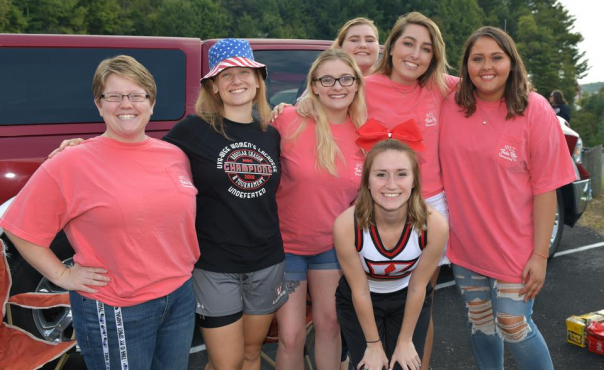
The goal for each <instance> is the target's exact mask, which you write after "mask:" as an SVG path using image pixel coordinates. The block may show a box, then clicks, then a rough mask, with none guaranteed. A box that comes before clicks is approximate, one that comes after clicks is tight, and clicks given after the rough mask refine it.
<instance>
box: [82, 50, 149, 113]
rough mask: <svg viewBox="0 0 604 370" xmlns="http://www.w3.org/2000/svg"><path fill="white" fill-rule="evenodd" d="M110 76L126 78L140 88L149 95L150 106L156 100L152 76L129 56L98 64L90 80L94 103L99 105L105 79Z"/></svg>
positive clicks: (121, 56)
mask: <svg viewBox="0 0 604 370" xmlns="http://www.w3.org/2000/svg"><path fill="white" fill-rule="evenodd" d="M112 74H116V75H118V76H121V77H123V78H126V79H128V80H130V81H132V82H134V83H135V84H137V85H138V86H140V87H142V88H143V90H145V92H146V93H147V94H148V95H149V102H150V103H151V105H153V103H155V99H156V98H157V85H155V79H154V78H153V75H152V74H151V72H149V70H148V69H147V68H145V66H143V65H142V64H140V63H139V62H138V61H137V60H136V59H134V58H132V57H131V56H129V55H118V56H116V57H113V58H108V59H105V60H103V61H102V62H101V63H100V64H99V66H98V67H97V68H96V71H95V72H94V77H93V78H92V94H93V96H94V101H96V102H97V103H100V100H101V95H103V90H104V89H105V83H106V82H107V78H108V77H109V76H111V75H112Z"/></svg>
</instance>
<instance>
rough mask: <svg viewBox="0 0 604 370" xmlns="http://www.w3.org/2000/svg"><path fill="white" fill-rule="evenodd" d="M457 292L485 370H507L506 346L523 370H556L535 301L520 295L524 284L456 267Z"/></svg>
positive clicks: (474, 347) (479, 361)
mask: <svg viewBox="0 0 604 370" xmlns="http://www.w3.org/2000/svg"><path fill="white" fill-rule="evenodd" d="M453 274H454V276H455V283H456V284H457V289H458V291H459V292H460V293H461V297H462V298H463V301H464V303H465V305H466V308H467V309H468V327H469V328H470V330H471V339H472V351H473V352H474V358H475V359H476V363H477V365H478V368H479V369H481V370H503V345H504V343H505V345H506V346H508V348H509V349H510V351H511V353H512V355H513V357H514V360H515V361H516V365H518V368H519V369H522V370H529V369H530V370H553V369H554V365H553V364H552V359H551V356H550V354H549V350H548V349H547V344H546V343H545V340H544V339H543V336H542V335H541V333H540V332H539V330H538V329H537V326H535V323H534V322H533V320H532V318H531V316H532V313H533V303H534V302H533V301H532V300H529V301H528V302H524V301H523V299H524V296H520V295H519V294H518V293H519V292H520V290H521V289H522V288H523V286H524V285H523V284H515V283H506V282H503V281H501V280H497V279H493V278H490V277H487V276H484V275H481V274H478V273H475V272H473V271H471V270H468V269H466V268H463V267H461V266H458V265H455V264H453Z"/></svg>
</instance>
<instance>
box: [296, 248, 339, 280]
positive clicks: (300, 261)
mask: <svg viewBox="0 0 604 370" xmlns="http://www.w3.org/2000/svg"><path fill="white" fill-rule="evenodd" d="M308 270H340V263H339V262H338V256H337V255H336V250H335V248H331V249H330V250H328V251H327V252H323V253H319V254H311V255H299V254H292V253H285V278H286V279H287V281H300V280H306V272H307V271H308Z"/></svg>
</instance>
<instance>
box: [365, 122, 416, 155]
mask: <svg viewBox="0 0 604 370" xmlns="http://www.w3.org/2000/svg"><path fill="white" fill-rule="evenodd" d="M357 134H359V138H358V139H357V141H356V144H357V145H358V146H360V147H361V148H363V149H365V151H366V152H369V151H370V150H371V148H373V146H374V145H375V144H377V143H379V142H380V141H383V140H388V139H396V140H398V141H400V142H402V143H404V144H407V145H408V146H409V147H410V148H411V149H413V150H415V151H416V152H421V151H423V150H424V149H426V147H425V146H424V144H423V143H422V140H423V138H422V134H421V133H420V132H419V129H418V128H417V125H416V124H415V121H413V120H412V119H409V120H407V121H405V122H403V123H400V124H398V125H396V126H395V127H393V128H392V130H388V129H387V128H386V127H384V125H382V124H381V123H380V122H379V121H377V120H375V119H373V118H370V119H369V120H367V122H365V124H364V125H363V126H361V127H360V128H359V129H357Z"/></svg>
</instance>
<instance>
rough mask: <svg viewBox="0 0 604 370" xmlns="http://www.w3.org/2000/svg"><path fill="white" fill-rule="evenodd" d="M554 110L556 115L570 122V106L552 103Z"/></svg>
mask: <svg viewBox="0 0 604 370" xmlns="http://www.w3.org/2000/svg"><path fill="white" fill-rule="evenodd" d="M553 107H554V111H555V112H556V115H558V116H560V117H562V118H564V119H565V120H566V122H568V123H570V108H569V107H568V105H566V104H559V105H558V104H554V106H553Z"/></svg>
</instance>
